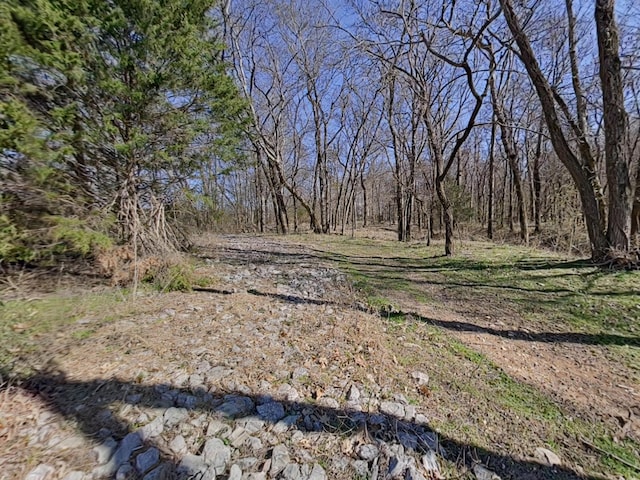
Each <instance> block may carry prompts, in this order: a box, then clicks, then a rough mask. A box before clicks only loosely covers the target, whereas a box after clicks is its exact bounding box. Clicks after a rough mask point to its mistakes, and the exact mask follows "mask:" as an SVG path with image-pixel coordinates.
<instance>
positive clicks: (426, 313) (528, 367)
mask: <svg viewBox="0 0 640 480" xmlns="http://www.w3.org/2000/svg"><path fill="white" fill-rule="evenodd" d="M397 300H399V304H400V305H402V306H401V308H408V309H409V310H407V311H414V312H416V313H418V314H419V315H421V316H423V317H425V318H426V319H429V320H428V321H430V322H431V323H433V324H434V325H438V326H440V327H443V328H446V329H447V330H448V331H449V332H450V333H451V334H452V335H453V336H454V337H455V338H457V339H458V340H460V341H462V342H464V343H465V344H466V345H468V346H469V347H471V348H473V349H474V350H477V351H478V352H480V353H482V354H484V355H486V356H487V357H488V358H489V359H490V360H491V361H492V362H494V363H495V364H496V365H497V366H499V367H500V368H501V369H503V370H504V371H505V372H507V373H508V374H509V375H511V376H512V377H513V378H516V379H518V380H520V381H523V382H526V383H527V384H529V385H532V386H534V387H535V388H537V389H539V390H540V391H542V392H545V393H546V394H547V395H549V396H551V397H552V398H555V399H556V400H557V401H559V402H561V403H562V404H563V405H565V406H566V407H568V408H569V410H573V411H574V412H575V413H576V414H577V415H579V416H581V417H582V418H584V419H586V420H590V421H603V422H605V423H607V424H609V425H610V427H611V428H612V429H614V431H617V433H618V435H620V436H621V437H622V438H624V436H625V435H628V436H630V437H632V438H635V439H638V440H640V385H638V384H636V383H635V382H634V379H633V377H632V375H631V373H630V371H629V369H628V368H627V367H626V366H625V365H624V364H623V363H621V362H620V361H619V360H617V359H615V358H613V355H612V353H611V352H610V351H609V349H608V347H607V346H604V345H589V344H586V345H585V344H583V343H580V342H579V341H578V342H576V341H575V340H574V338H572V337H571V336H570V335H566V334H564V335H563V334H562V333H558V334H557V335H554V334H552V333H549V332H548V331H545V329H544V327H541V326H540V325H532V324H531V323H527V324H526V327H525V326H524V325H523V321H522V320H520V319H518V318H517V317H516V316H513V315H502V314H501V313H500V312H492V315H485V316H484V317H479V316H473V317H460V316H458V315H455V314H452V313H451V312H450V311H446V310H445V309H446V306H442V307H438V308H434V307H428V306H424V305H418V306H416V304H415V303H413V304H406V303H405V304H403V303H402V301H401V300H400V299H397Z"/></svg>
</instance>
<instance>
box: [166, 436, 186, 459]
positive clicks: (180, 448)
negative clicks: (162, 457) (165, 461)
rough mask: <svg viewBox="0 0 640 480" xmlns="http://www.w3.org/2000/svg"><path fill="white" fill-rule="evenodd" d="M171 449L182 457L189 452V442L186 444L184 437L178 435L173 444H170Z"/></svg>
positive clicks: (172, 441)
mask: <svg viewBox="0 0 640 480" xmlns="http://www.w3.org/2000/svg"><path fill="white" fill-rule="evenodd" d="M169 448H170V449H171V451H172V452H173V453H175V454H177V455H182V454H184V453H186V452H187V442H185V440H184V437H183V436H182V435H178V436H177V437H175V438H174V439H173V440H171V442H169Z"/></svg>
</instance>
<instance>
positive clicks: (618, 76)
mask: <svg viewBox="0 0 640 480" xmlns="http://www.w3.org/2000/svg"><path fill="white" fill-rule="evenodd" d="M614 6H615V1H614V0H597V1H596V9H595V18H596V28H597V33H598V53H599V57H600V83H601V85H602V101H603V108H604V136H605V142H604V148H605V156H606V165H607V186H608V188H609V212H608V214H609V215H608V216H609V223H608V226H607V240H608V241H609V246H610V248H613V249H617V250H622V251H628V250H629V245H630V239H629V237H630V230H631V195H632V187H631V178H630V174H629V173H630V172H629V150H628V148H629V121H628V118H627V112H626V110H625V105H624V88H623V83H622V69H621V68H620V66H621V63H620V53H619V48H620V39H619V34H618V27H617V25H616V20H615V12H614V10H615V9H614Z"/></svg>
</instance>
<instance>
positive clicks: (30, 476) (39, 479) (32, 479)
mask: <svg viewBox="0 0 640 480" xmlns="http://www.w3.org/2000/svg"><path fill="white" fill-rule="evenodd" d="M55 471H56V469H55V468H53V467H52V466H51V465H47V464H46V463H41V464H40V465H38V466H37V467H36V468H34V469H33V470H31V471H30V472H29V473H27V476H26V477H24V480H47V479H49V478H52V476H53V474H54V473H55Z"/></svg>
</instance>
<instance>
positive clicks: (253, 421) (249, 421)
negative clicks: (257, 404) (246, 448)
mask: <svg viewBox="0 0 640 480" xmlns="http://www.w3.org/2000/svg"><path fill="white" fill-rule="evenodd" d="M236 425H238V426H240V427H243V428H244V429H245V430H246V431H247V432H249V433H256V432H259V431H261V430H262V429H263V428H264V421H262V420H260V418H258V417H244V418H242V419H240V420H238V421H237V422H236Z"/></svg>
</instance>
